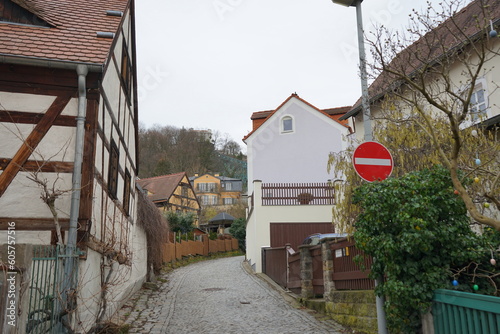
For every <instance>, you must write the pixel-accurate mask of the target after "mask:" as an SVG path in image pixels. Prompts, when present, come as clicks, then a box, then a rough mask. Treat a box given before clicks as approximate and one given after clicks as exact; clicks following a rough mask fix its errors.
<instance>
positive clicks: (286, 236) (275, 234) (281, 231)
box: [270, 223, 335, 251]
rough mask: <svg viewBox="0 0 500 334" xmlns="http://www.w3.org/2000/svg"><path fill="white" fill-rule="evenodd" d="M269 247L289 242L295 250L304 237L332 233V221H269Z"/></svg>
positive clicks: (281, 245) (280, 245)
mask: <svg viewBox="0 0 500 334" xmlns="http://www.w3.org/2000/svg"><path fill="white" fill-rule="evenodd" d="M270 228H271V247H283V246H285V244H287V243H289V244H291V245H292V248H293V249H294V250H295V251H297V250H298V247H299V245H301V244H302V241H304V239H305V238H306V237H307V236H308V235H310V234H313V233H333V232H335V231H334V228H333V224H332V223H271V227H270Z"/></svg>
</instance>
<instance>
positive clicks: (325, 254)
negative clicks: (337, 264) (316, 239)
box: [321, 238, 335, 302]
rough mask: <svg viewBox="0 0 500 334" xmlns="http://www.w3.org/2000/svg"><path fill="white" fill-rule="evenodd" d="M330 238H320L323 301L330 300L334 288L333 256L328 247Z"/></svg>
mask: <svg viewBox="0 0 500 334" xmlns="http://www.w3.org/2000/svg"><path fill="white" fill-rule="evenodd" d="M331 240H332V239H330V238H326V239H323V240H321V260H322V261H323V287H324V293H323V297H324V299H325V301H327V302H331V301H332V293H331V292H332V291H333V290H335V282H334V281H333V271H334V270H335V269H334V267H333V256H332V249H331V247H330V244H331V242H332V241H331Z"/></svg>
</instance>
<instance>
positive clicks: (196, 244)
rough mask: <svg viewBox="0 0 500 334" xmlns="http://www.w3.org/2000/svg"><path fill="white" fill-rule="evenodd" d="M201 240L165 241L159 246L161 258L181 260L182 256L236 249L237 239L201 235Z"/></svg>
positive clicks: (164, 260)
mask: <svg viewBox="0 0 500 334" xmlns="http://www.w3.org/2000/svg"><path fill="white" fill-rule="evenodd" d="M201 239H202V240H201V241H199V240H196V241H194V240H181V241H180V242H172V241H170V242H167V243H164V244H163V245H162V247H161V252H162V258H163V262H164V263H168V262H172V261H175V260H181V259H182V257H184V256H189V255H203V256H207V255H209V254H212V253H218V252H230V251H234V250H237V249H238V240H237V239H235V238H230V239H217V240H210V239H208V236H206V235H203V236H202V238H201Z"/></svg>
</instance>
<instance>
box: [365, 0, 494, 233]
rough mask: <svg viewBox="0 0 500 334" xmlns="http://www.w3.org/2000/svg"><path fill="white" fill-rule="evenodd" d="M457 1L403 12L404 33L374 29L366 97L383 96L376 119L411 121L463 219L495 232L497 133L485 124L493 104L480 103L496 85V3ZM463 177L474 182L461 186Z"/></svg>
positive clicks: (483, 0) (453, 0) (491, 93)
mask: <svg viewBox="0 0 500 334" xmlns="http://www.w3.org/2000/svg"><path fill="white" fill-rule="evenodd" d="M462 5H463V3H462V2H461V1H459V0H449V1H444V2H443V3H442V8H441V9H439V10H437V9H435V8H433V7H432V6H431V5H430V4H428V8H427V10H426V11H425V12H424V13H418V14H417V13H414V15H412V16H411V17H410V20H411V21H410V22H411V24H410V26H409V28H408V29H407V30H406V31H405V33H397V32H396V33H393V32H391V31H388V30H387V29H385V28H384V27H379V28H378V29H377V30H376V31H375V32H374V33H373V35H372V36H371V38H370V39H369V44H370V45H371V49H372V53H373V57H374V63H373V64H372V72H373V73H374V74H375V76H376V79H375V81H374V82H373V84H372V85H371V87H370V95H371V97H372V98H373V99H374V100H377V101H381V99H382V98H383V101H382V102H381V103H379V104H378V106H377V108H379V109H375V110H376V111H378V119H379V120H381V121H382V123H383V121H386V123H387V122H393V123H400V124H404V123H406V124H408V123H412V124H413V125H412V126H413V127H414V128H415V129H418V130H419V131H420V132H421V133H422V134H423V135H424V137H425V138H426V139H427V140H428V141H429V142H430V143H431V145H432V148H433V150H435V152H436V154H437V156H438V157H439V162H440V163H441V164H443V165H444V166H445V167H446V168H447V169H448V170H449V171H450V175H451V178H452V181H453V185H454V188H455V189H454V191H455V192H456V193H457V195H459V196H460V197H461V198H462V199H463V201H464V203H465V205H466V207H467V210H468V212H469V213H470V215H471V217H472V218H473V219H474V220H475V221H476V222H478V223H480V224H485V225H488V226H491V227H493V228H495V229H496V230H499V231H500V220H499V218H498V214H499V211H500V168H499V165H500V158H499V154H498V152H499V146H498V144H499V141H498V138H497V136H498V130H497V128H493V129H492V128H491V127H488V126H489V124H488V123H487V122H485V120H486V118H487V117H486V116H487V115H488V109H487V108H490V109H491V110H497V109H498V106H497V105H495V104H493V103H490V105H489V106H488V105H487V103H482V101H480V99H483V101H484V100H486V101H487V100H488V98H491V101H493V99H492V98H493V95H494V94H495V93H496V92H497V89H498V87H497V85H496V83H495V82H494V81H493V80H492V76H491V75H492V73H493V72H494V71H496V69H495V66H494V65H495V63H496V62H497V59H498V55H499V51H500V40H499V39H498V38H497V37H496V35H495V33H491V34H490V31H491V30H492V28H493V23H492V21H491V20H493V19H494V18H498V17H500V3H499V2H498V1H493V0H476V1H473V2H472V3H471V4H469V5H468V6H467V7H466V8H465V9H461V7H462ZM372 110H374V109H372ZM460 170H462V171H465V172H466V173H467V174H466V176H469V178H464V177H462V176H461V174H460V172H459V171H460ZM471 179H474V181H476V183H480V184H481V185H482V187H479V186H477V185H476V186H469V185H468V183H470V180H471ZM490 203H491V207H490ZM485 208H488V210H484V209H485Z"/></svg>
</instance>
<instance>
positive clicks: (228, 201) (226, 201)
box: [223, 197, 235, 205]
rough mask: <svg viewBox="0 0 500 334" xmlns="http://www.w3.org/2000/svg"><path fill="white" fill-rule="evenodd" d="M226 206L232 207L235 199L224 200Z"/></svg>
mask: <svg viewBox="0 0 500 334" xmlns="http://www.w3.org/2000/svg"><path fill="white" fill-rule="evenodd" d="M223 201H224V205H232V204H234V203H235V201H234V198H230V197H229V198H223Z"/></svg>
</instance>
